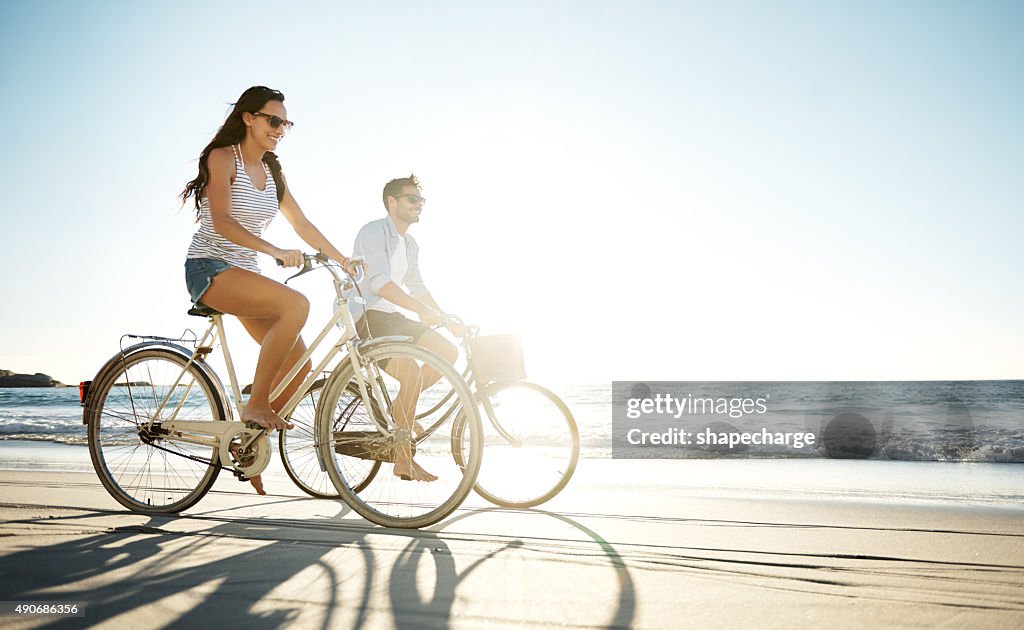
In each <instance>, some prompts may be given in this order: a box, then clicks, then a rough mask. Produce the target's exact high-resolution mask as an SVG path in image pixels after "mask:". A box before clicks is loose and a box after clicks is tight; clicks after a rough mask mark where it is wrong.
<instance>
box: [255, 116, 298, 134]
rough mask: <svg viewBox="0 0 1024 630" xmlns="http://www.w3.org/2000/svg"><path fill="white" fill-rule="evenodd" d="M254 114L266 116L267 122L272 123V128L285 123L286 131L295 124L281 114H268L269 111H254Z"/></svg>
mask: <svg viewBox="0 0 1024 630" xmlns="http://www.w3.org/2000/svg"><path fill="white" fill-rule="evenodd" d="M252 115H253V116H262V117H264V118H266V119H267V122H269V123H270V128H271V129H277V128H278V127H280V126H281V125H284V129H285V131H290V130H291V128H292V127H294V126H295V123H293V122H292V121H290V120H285V119H284V118H281V117H280V116H274V115H273V114H267V113H264V112H253V113H252Z"/></svg>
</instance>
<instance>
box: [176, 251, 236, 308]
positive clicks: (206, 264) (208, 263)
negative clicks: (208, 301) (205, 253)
mask: <svg viewBox="0 0 1024 630" xmlns="http://www.w3.org/2000/svg"><path fill="white" fill-rule="evenodd" d="M232 266H233V265H229V264H227V263H226V262H224V261H223V260H217V259H216V258H189V259H187V260H186V261H185V286H186V287H188V294H189V295H190V296H192V303H193V304H199V300H200V298H202V297H203V294H204V293H206V290H207V289H209V288H210V285H211V284H212V283H213V279H214V277H216V275H217V274H218V273H220V272H222V271H224V270H226V269H231V268H232Z"/></svg>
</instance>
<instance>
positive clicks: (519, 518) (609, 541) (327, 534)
mask: <svg viewBox="0 0 1024 630" xmlns="http://www.w3.org/2000/svg"><path fill="white" fill-rule="evenodd" d="M62 449H63V450H62ZM43 452H48V453H50V455H49V456H43V455H42V453H43ZM84 452H85V451H84V449H81V448H76V447H58V446H51V447H39V446H33V445H29V446H28V447H23V448H22V449H21V450H19V449H18V448H17V447H12V446H11V445H3V446H0V453H2V457H0V465H5V466H8V465H9V464H10V462H11V461H12V460H17V459H18V458H19V457H21V458H23V459H24V457H25V456H26V455H28V456H30V457H32V458H38V459H39V460H41V461H43V462H44V463H41V464H40V466H39V467H38V468H37V469H35V470H3V471H0V487H2V488H3V490H2V501H0V510H2V512H0V581H2V586H3V589H4V593H5V594H4V596H3V599H4V600H7V601H9V602H10V601H19V602H21V601H23V602H72V601H73V602H81V603H82V605H83V610H84V616H83V617H77V618H64V619H60V620H58V619H56V618H53V617H50V618H47V617H9V618H7V619H5V620H4V622H5V626H6V627H18V628H31V627H43V626H47V625H51V624H53V625H59V626H60V627H79V626H98V627H104V628H123V627H131V628H152V627H164V626H166V625H169V624H175V625H186V624H187V625H189V626H193V625H195V624H197V623H200V622H203V623H213V624H217V625H223V626H225V627H238V626H246V627H255V628H276V627H283V626H293V625H298V627H320V628H328V627H331V628H335V627H337V628H346V627H359V626H365V627H374V628H376V627H382V628H387V627H399V628H421V627H460V628H477V627H483V626H489V627H491V626H493V627H522V626H552V625H559V626H563V625H564V626H568V627H637V628H664V627H737V626H739V627H754V626H757V627H793V626H798V625H799V626H815V627H849V626H851V625H853V624H857V625H860V626H866V627H917V626H928V627H932V626H940V627H957V628H962V627H973V628H979V627H984V628H1019V627H1021V625H1022V624H1024V509H1022V508H1019V507H1013V506H1006V507H998V506H982V505H953V504H942V503H938V502H921V503H917V504H896V503H893V502H872V501H870V500H867V499H850V498H836V499H827V498H826V499H821V498H816V499H814V500H801V499H798V498H786V497H774V498H773V497H767V498H762V497H752V496H742V495H740V494H739V493H734V494H733V495H731V496H723V497H715V496H697V495H695V494H694V493H692V492H687V491H685V490H683V491H679V492H672V491H669V490H667V489H668V488H671V486H672V484H671V483H662V484H653V483H652V484H646V483H644V480H645V479H649V480H653V479H655V478H656V477H657V476H671V475H672V474H673V470H675V471H677V472H678V471H680V470H683V468H681V464H683V463H685V462H672V461H669V462H647V461H613V460H597V459H591V460H586V459H585V460H583V462H582V463H581V465H580V467H579V470H578V473H577V477H576V478H574V479H573V482H572V484H571V485H570V486H569V488H568V489H567V490H566V491H565V492H564V493H563V494H562V495H560V496H559V497H557V498H556V499H555V500H553V501H551V502H550V503H549V504H548V505H546V506H544V509H536V510H524V511H517V510H505V509H497V508H492V507H489V505H488V504H486V503H485V502H483V501H482V500H480V499H479V498H477V497H475V496H472V495H471V497H470V498H469V499H468V500H467V501H466V503H465V504H464V505H463V507H462V508H460V509H459V510H458V511H457V512H456V513H455V514H454V515H452V516H451V517H449V518H448V519H446V520H444V521H443V522H441V523H440V524H438V525H436V526H434V527H431V528H428V529H426V530H420V531H404V530H403V531H399V530H387V529H383V528H380V527H377V526H374V525H372V524H370V523H368V522H366V521H364V520H363V519H361V518H360V517H358V516H357V515H355V514H353V513H352V512H351V511H350V510H349V509H348V508H347V507H346V506H344V505H343V504H341V503H340V502H334V501H318V500H313V499H308V498H305V497H304V496H302V495H301V494H300V493H299V491H298V490H297V489H296V488H295V487H294V486H293V485H291V483H290V482H289V481H288V479H287V478H285V477H284V476H283V473H282V472H281V471H280V469H276V468H271V469H270V471H269V473H268V483H269V486H270V491H271V495H270V496H266V497H259V496H257V495H255V494H253V493H252V492H251V491H250V490H249V489H248V486H247V484H246V485H243V484H240V483H238V482H237V481H235V480H234V479H232V478H231V477H229V476H222V477H221V479H220V480H219V481H218V483H217V485H216V487H215V488H214V490H213V491H212V492H211V493H210V494H209V495H208V496H207V497H206V498H205V499H204V500H203V501H202V502H201V503H200V504H199V505H197V506H196V507H194V508H193V509H191V510H189V511H187V512H186V513H184V514H181V515H179V516H167V517H149V516H144V515H139V514H132V513H129V512H126V511H124V510H123V509H122V508H121V507H120V506H119V505H118V504H117V503H116V502H115V501H114V500H113V499H111V498H110V497H109V496H108V495H107V494H106V492H105V491H104V490H103V488H102V487H101V486H100V484H99V482H98V481H97V479H96V477H95V475H94V474H93V473H91V472H88V471H87V470H82V468H81V466H82V464H83V462H82V461H81V455H82V454H83V453H84ZM55 453H56V454H55ZM69 454H73V456H69ZM76 457H77V458H78V459H76ZM47 462H48V463H47ZM54 462H58V463H59V462H63V463H62V464H60V466H62V467H63V468H64V469H63V470H60V469H57V468H56V467H57V465H58V464H56V463H54ZM691 464H692V463H691ZM8 467H10V466H8ZM76 468H77V470H76ZM11 621H13V622H14V623H13V626H12V625H11V624H10V622H11Z"/></svg>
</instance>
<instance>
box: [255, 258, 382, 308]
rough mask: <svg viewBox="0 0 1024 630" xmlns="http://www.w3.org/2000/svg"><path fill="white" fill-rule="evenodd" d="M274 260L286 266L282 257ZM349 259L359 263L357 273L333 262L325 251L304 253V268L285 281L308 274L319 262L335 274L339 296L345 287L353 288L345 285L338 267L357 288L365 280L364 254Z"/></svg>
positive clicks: (280, 265) (279, 265) (278, 264)
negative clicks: (314, 264) (350, 271)
mask: <svg viewBox="0 0 1024 630" xmlns="http://www.w3.org/2000/svg"><path fill="white" fill-rule="evenodd" d="M274 260H275V261H277V266H278V267H284V261H283V260H281V259H280V258H275V259H274ZM349 260H350V261H352V262H356V263H358V264H357V265H356V273H355V275H352V274H351V273H349V271H348V269H346V268H344V267H342V266H341V265H336V264H332V263H331V259H330V258H328V257H327V254H325V253H323V252H317V253H315V254H306V253H303V254H302V268H301V269H299V271H298V273H296V274H295V275H293V276H291V277H289V278H288V279H287V280H285V281H284V283H285V284H288V282H289V281H290V280H294V279H295V278H298V277H299V276H301V275H303V274H307V273H309V272H310V271H313V263H318V264H319V265H320V266H321V267H325V268H327V269H328V270H330V272H331V274H332V275H333V276H334V280H335V286H336V288H337V291H338V297H341V291H342V290H343V289H346V288H351V287H348V286H343V285H346V284H347V283H346V282H344V281H342V279H341V277H340V276H339V275H338V272H337V271H335V269H336V268H340V269H341V270H342V271H343V272H345V275H346V276H348V279H349V280H351V282H352V286H354V287H356V288H358V286H359V283H360V282H362V281H363V276H364V275H365V264H364V262H365V260H364V258H363V257H362V256H353V257H352V258H350V259H349Z"/></svg>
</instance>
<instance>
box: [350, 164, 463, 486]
mask: <svg viewBox="0 0 1024 630" xmlns="http://www.w3.org/2000/svg"><path fill="white" fill-rule="evenodd" d="M383 201H384V208H385V210H387V215H386V216H385V217H383V218H381V219H377V220H375V221H370V222H369V223H367V224H366V225H364V226H363V227H362V229H360V230H359V234H358V235H357V236H356V241H355V248H354V254H353V255H354V256H362V257H363V258H364V259H365V263H364V265H365V267H364V268H365V270H366V275H365V277H364V279H363V282H362V285H361V288H362V292H363V298H364V299H365V301H366V304H365V309H363V308H362V307H361V305H355V306H354V307H353V317H355V318H357V322H356V327H357V329H358V330H359V334H360V335H361V336H363V337H385V336H390V335H400V336H406V337H411V338H412V340H413V341H414V342H415V343H416V344H417V345H419V346H422V347H424V348H426V349H428V350H431V351H432V352H435V353H436V354H438V355H440V356H441V357H443V358H444V359H445V360H447V361H448V362H449V363H453V362H454V361H455V359H456V358H457V357H458V350H457V349H456V348H455V346H454V345H452V343H451V342H449V341H448V340H447V339H445V338H444V337H442V336H441V335H440V334H438V333H437V332H436V331H434V330H432V329H431V328H430V327H431V326H436V325H439V324H444V323H445V316H444V311H443V310H442V309H441V307H440V306H438V304H437V302H436V301H435V300H434V298H433V296H432V295H431V294H430V291H429V290H427V287H426V285H425V284H424V282H423V276H422V275H421V274H420V268H419V245H418V244H417V243H416V240H415V239H413V237H412V235H411V234H409V233H408V231H409V227H410V226H412V224H413V223H418V222H419V220H420V214H421V213H422V212H423V206H424V204H426V201H427V200H426V199H424V198H423V196H422V195H421V190H420V184H419V181H418V180H417V179H416V176H415V175H409V177H403V178H399V179H393V180H391V181H390V182H388V183H387V185H385V186H384V192H383ZM402 310H405V311H411V312H413V313H415V314H416V315H417V316H418V317H419V321H414V320H412V319H409V318H408V317H406V316H405V315H403V314H402ZM448 329H449V330H450V331H451V332H452V333H453V334H455V335H462V333H463V331H462V330H461V327H460V326H459V325H456V324H449V325H448ZM384 369H385V371H386V372H388V373H389V374H391V375H392V376H393V377H395V378H396V379H398V381H399V384H400V390H399V394H398V398H397V400H396V403H397V404H396V405H395V422H396V424H397V425H398V427H397V430H396V431H395V439H396V451H395V467H394V474H395V475H396V476H399V477H401V478H402V479H409V480H416V481H434V480H436V479H437V477H436V476H435V475H433V474H431V473H430V472H428V471H426V470H424V469H423V468H422V467H421V466H420V465H419V464H417V463H416V462H415V461H413V459H412V449H411V443H412V437H414V436H415V435H416V434H418V433H419V432H421V431H422V430H423V427H421V426H419V425H418V424H417V423H416V422H415V417H412V416H413V414H412V413H410V412H408V411H407V410H412V409H415V408H416V401H417V399H418V397H419V394H420V392H422V391H423V390H424V389H426V388H427V387H429V386H430V385H431V384H433V383H434V382H435V381H436V380H437V378H438V374H436V373H435V372H434V371H433V370H430V369H429V368H428V369H425V370H421V369H420V368H419V367H418V366H417V365H416V364H415V362H413V361H410V360H403V362H402V363H398V362H397V361H395V362H392V363H390V364H389V365H387V366H385V368H384Z"/></svg>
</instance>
